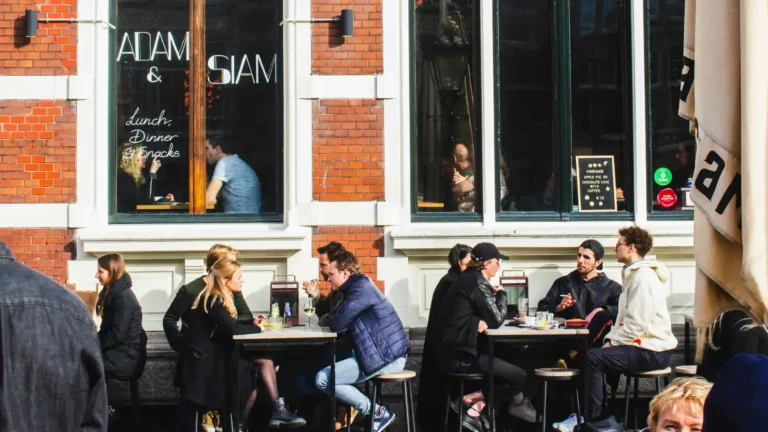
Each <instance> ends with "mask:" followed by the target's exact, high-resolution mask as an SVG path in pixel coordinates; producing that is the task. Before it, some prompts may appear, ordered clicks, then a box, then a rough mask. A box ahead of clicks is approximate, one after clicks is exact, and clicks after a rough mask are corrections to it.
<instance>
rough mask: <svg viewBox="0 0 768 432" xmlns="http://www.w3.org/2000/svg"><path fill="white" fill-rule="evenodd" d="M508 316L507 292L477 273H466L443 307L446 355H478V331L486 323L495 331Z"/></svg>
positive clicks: (455, 285)
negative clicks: (495, 287)
mask: <svg viewBox="0 0 768 432" xmlns="http://www.w3.org/2000/svg"><path fill="white" fill-rule="evenodd" d="M506 317H507V293H506V292H505V291H503V290H502V291H499V292H498V293H496V294H494V292H493V288H492V287H491V284H490V283H489V282H488V280H486V279H485V277H484V276H483V274H482V273H481V272H480V271H478V270H466V271H464V273H462V274H461V276H460V277H459V279H458V280H456V282H454V284H453V285H452V286H451V288H450V289H449V290H448V293H447V294H446V296H445V301H444V302H443V306H442V307H441V308H440V316H439V318H438V324H439V326H440V327H441V328H442V329H443V340H442V342H443V344H442V345H443V346H442V348H443V349H442V351H443V352H448V353H450V352H452V351H462V352H465V353H468V354H470V355H473V356H477V345H478V343H477V336H478V332H477V328H478V326H479V324H480V321H485V323H486V324H488V328H490V329H496V328H499V327H501V326H502V324H504V320H505V319H506Z"/></svg>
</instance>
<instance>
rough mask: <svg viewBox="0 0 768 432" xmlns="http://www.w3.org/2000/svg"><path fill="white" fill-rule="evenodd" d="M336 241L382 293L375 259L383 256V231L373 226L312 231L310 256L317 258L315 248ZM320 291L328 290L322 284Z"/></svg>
mask: <svg viewBox="0 0 768 432" xmlns="http://www.w3.org/2000/svg"><path fill="white" fill-rule="evenodd" d="M332 241H336V242H339V243H341V244H342V245H344V247H345V248H346V249H347V250H349V251H350V252H352V253H353V254H354V255H355V257H357V262H358V263H359V264H360V269H361V270H362V272H363V273H365V274H367V275H368V276H370V278H371V279H373V280H374V281H375V283H376V286H378V287H379V290H381V291H382V292H383V291H384V282H383V280H379V277H378V273H377V267H378V266H377V259H378V258H379V257H383V256H384V229H383V228H381V227H375V226H328V227H314V228H313V229H312V255H313V256H315V257H316V256H317V248H319V247H321V246H325V245H326V244H328V243H329V242H332ZM321 289H323V290H325V292H327V290H328V289H329V287H328V285H327V284H323V286H321Z"/></svg>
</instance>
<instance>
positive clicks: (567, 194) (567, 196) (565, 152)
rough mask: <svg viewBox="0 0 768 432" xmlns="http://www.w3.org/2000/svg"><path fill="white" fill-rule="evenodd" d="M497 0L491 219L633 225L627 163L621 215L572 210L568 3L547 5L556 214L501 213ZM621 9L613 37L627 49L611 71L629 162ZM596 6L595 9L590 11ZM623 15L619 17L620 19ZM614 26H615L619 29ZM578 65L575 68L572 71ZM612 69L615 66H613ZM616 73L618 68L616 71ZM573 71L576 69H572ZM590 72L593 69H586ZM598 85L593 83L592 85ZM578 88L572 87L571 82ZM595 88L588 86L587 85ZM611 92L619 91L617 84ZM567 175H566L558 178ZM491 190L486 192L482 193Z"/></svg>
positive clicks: (628, 71)
mask: <svg viewBox="0 0 768 432" xmlns="http://www.w3.org/2000/svg"><path fill="white" fill-rule="evenodd" d="M500 1H502V0H494V2H493V11H494V13H493V16H494V19H493V69H494V71H493V76H494V85H493V87H494V111H495V112H494V114H495V121H494V127H495V129H496V130H495V132H494V135H495V138H494V141H495V142H494V145H495V149H494V155H495V158H496V160H495V167H496V171H495V175H494V178H495V179H496V184H495V187H494V188H493V199H494V201H495V203H496V220H497V221H500V222H504V221H634V220H635V211H636V209H635V202H634V201H635V200H634V197H635V191H636V190H637V186H636V185H635V183H634V178H635V169H636V168H635V164H634V162H633V163H628V164H627V171H628V172H627V173H626V174H625V175H626V178H627V179H629V180H630V182H631V183H632V187H633V194H632V198H633V199H632V200H629V201H628V202H627V207H628V209H629V210H627V211H616V212H607V213H579V212H578V211H574V210H573V206H574V204H575V203H574V202H573V182H572V177H571V175H570V172H571V160H572V158H573V147H572V143H573V116H572V107H573V105H572V88H571V85H572V74H573V69H572V68H573V67H574V65H573V64H572V57H571V13H570V12H571V9H570V7H571V1H570V0H548V1H549V4H550V8H551V10H552V11H553V13H552V21H551V27H552V44H553V53H552V58H553V62H554V64H553V68H552V70H553V75H554V76H553V77H552V89H553V94H554V100H553V101H552V103H553V110H554V118H553V122H552V123H553V124H554V128H555V130H554V131H553V136H554V140H555V143H554V152H555V154H554V159H555V163H554V167H553V168H554V171H555V172H554V174H555V184H556V185H557V193H556V194H555V196H556V197H557V206H556V207H557V209H556V210H554V211H501V200H502V198H503V197H501V196H499V194H498V190H499V185H500V183H501V180H500V172H499V171H500V168H499V160H500V157H501V103H500V101H501V91H500V89H501V85H500V83H501V79H500V71H501V67H500V62H499V2H500ZM617 1H618V2H619V3H620V4H619V5H618V6H619V7H620V8H621V10H620V11H619V12H620V14H621V15H619V21H617V26H619V24H620V22H621V19H623V20H624V22H626V23H627V25H626V26H625V27H624V30H623V31H621V32H619V36H620V37H621V38H622V44H623V45H624V46H625V47H626V48H627V49H626V50H624V54H623V57H624V59H623V61H624V64H625V65H626V66H625V67H624V68H623V71H622V70H620V71H617V77H618V74H619V73H623V83H624V85H623V86H621V90H622V92H623V98H622V99H623V103H624V108H625V109H624V117H625V122H626V125H627V126H626V128H625V129H626V131H627V134H626V140H627V143H626V144H625V145H626V146H627V151H628V152H629V157H630V158H634V157H633V154H634V148H635V137H634V134H633V133H632V130H633V124H634V121H633V120H634V119H633V117H632V115H633V114H632V113H633V106H634V95H633V92H632V64H633V62H632V53H633V46H632V43H631V41H632V31H633V23H632V19H631V8H630V7H628V6H627V4H626V0H617ZM596 6H597V5H595V7H596ZM622 15H623V16H622ZM619 27H620V26H619ZM578 67H579V65H576V68H578ZM616 67H619V66H618V65H617V66H616ZM620 69H621V68H620ZM577 70H578V69H577ZM590 70H591V71H594V68H592V67H590ZM598 84H599V83H598ZM576 85H578V82H577V83H576ZM594 85H595V83H593V86H594ZM614 88H619V86H618V85H616V86H614ZM563 173H568V175H563ZM486 189H488V190H491V189H490V188H486Z"/></svg>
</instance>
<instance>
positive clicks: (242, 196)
mask: <svg viewBox="0 0 768 432" xmlns="http://www.w3.org/2000/svg"><path fill="white" fill-rule="evenodd" d="M205 159H206V161H207V162H208V164H209V165H215V168H214V169H213V177H212V178H211V181H210V183H208V188H207V189H206V191H205V203H206V205H216V203H217V202H218V197H219V196H221V199H222V201H223V203H224V213H260V212H261V183H259V177H258V176H256V172H255V171H254V170H253V168H251V167H250V166H249V165H248V164H247V163H246V162H245V161H243V160H242V159H240V156H238V155H236V154H233V148H232V142H231V141H230V140H228V139H225V138H223V137H220V136H209V137H208V139H207V140H206V141H205Z"/></svg>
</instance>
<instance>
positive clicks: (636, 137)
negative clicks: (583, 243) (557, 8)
mask: <svg viewBox="0 0 768 432" xmlns="http://www.w3.org/2000/svg"><path fill="white" fill-rule="evenodd" d="M629 5H630V6H629V7H631V8H632V10H631V16H632V18H631V19H632V100H633V102H634V104H633V106H632V119H633V130H632V138H633V141H634V144H635V145H634V149H633V153H634V156H633V157H634V161H635V165H634V169H635V195H634V196H635V223H637V224H638V225H645V223H646V222H647V221H648V204H647V194H648V174H647V172H648V150H647V149H648V137H647V136H646V135H647V134H646V125H647V119H646V114H645V113H646V102H647V101H646V100H645V94H646V92H645V90H646V81H645V80H646V78H645V11H644V2H642V1H631V2H629Z"/></svg>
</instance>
